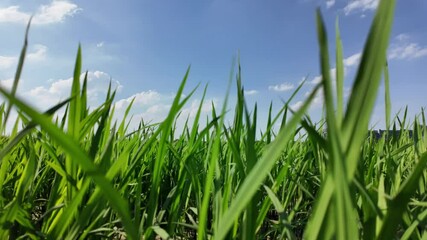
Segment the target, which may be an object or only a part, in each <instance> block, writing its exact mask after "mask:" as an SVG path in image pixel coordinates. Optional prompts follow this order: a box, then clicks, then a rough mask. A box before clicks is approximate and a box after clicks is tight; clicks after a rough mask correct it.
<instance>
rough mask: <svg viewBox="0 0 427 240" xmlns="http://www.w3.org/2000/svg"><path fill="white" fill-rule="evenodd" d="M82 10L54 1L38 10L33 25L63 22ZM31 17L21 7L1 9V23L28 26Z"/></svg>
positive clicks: (70, 4)
mask: <svg viewBox="0 0 427 240" xmlns="http://www.w3.org/2000/svg"><path fill="white" fill-rule="evenodd" d="M80 10H81V8H79V7H78V6H77V5H76V4H74V3H72V2H70V1H66V0H61V1H52V2H51V3H50V4H48V5H41V6H40V7H39V8H38V9H37V11H36V13H35V14H34V17H33V20H32V24H34V25H43V24H51V23H58V22H63V21H64V20H65V18H67V17H71V16H73V15H75V14H76V13H77V12H79V11H80ZM31 15H32V14H31V13H28V12H23V11H21V10H20V6H16V5H15V6H9V7H6V8H0V23H2V22H4V23H21V24H26V23H27V22H28V20H29V19H30V17H31Z"/></svg>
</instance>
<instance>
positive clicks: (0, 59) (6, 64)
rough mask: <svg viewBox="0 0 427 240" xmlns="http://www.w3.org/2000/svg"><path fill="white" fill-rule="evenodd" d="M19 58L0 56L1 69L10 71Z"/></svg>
mask: <svg viewBox="0 0 427 240" xmlns="http://www.w3.org/2000/svg"><path fill="white" fill-rule="evenodd" d="M16 61H17V57H8V56H0V69H2V70H3V69H8V68H11V67H13V66H14V65H15V63H16Z"/></svg>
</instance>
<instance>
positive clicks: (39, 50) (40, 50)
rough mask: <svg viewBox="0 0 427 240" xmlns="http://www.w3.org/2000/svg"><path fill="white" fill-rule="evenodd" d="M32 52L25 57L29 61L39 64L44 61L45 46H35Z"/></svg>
mask: <svg viewBox="0 0 427 240" xmlns="http://www.w3.org/2000/svg"><path fill="white" fill-rule="evenodd" d="M34 50H35V51H34V52H31V53H29V54H28V55H27V59H28V60H29V61H34V62H39V61H43V60H45V59H46V53H47V47H46V46H45V45H41V44H36V45H34Z"/></svg>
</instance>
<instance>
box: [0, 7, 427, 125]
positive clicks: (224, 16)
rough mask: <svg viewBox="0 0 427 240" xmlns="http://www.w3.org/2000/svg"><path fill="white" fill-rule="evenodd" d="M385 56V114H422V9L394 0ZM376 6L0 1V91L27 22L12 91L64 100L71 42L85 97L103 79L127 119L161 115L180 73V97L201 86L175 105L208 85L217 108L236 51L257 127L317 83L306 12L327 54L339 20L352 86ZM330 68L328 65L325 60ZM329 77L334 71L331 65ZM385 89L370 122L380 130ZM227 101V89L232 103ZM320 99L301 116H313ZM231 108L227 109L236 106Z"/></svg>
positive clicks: (100, 93)
mask: <svg viewBox="0 0 427 240" xmlns="http://www.w3.org/2000/svg"><path fill="white" fill-rule="evenodd" d="M397 2H398V3H397V8H396V14H395V22H394V26H393V32H392V37H391V40H390V47H389V52H388V59H389V65H390V75H391V94H392V104H393V112H397V111H399V110H400V109H402V108H403V107H405V106H408V107H409V110H410V111H409V113H410V114H411V115H410V116H411V117H412V118H413V115H414V114H416V113H419V112H420V108H421V107H425V106H426V105H427V104H426V102H425V92H426V90H427V81H426V79H425V76H427V68H426V67H425V66H427V28H426V27H425V23H426V22H427V14H426V13H427V2H426V1H425V0H398V1H397ZM377 3H378V1H376V0H335V1H334V0H326V1H320V0H292V1H281V0H271V1H259V0H257V1H256V0H248V1H243V0H206V1H196V0H183V1H146V0H127V1H111V0H110V1H107V0H91V1H82V0H80V1H77V0H74V1H72V0H57V1H52V0H45V1H12V0H2V1H1V2H0V33H1V38H0V46H2V47H1V48H0V84H2V85H3V86H6V87H7V86H10V85H11V82H12V81H11V79H12V77H13V76H14V72H15V68H16V62H17V58H18V55H19V52H20V49H21V47H22V43H23V36H24V32H25V25H26V22H27V21H28V19H29V16H30V15H34V18H33V24H32V27H31V30H30V36H29V52H28V56H27V62H26V65H25V68H24V74H23V76H22V81H21V83H20V84H21V85H20V86H19V89H18V92H19V93H20V95H21V96H22V97H23V98H25V99H27V101H29V102H31V103H32V104H33V105H35V106H36V107H38V108H40V109H46V108H48V107H49V106H52V105H53V104H55V102H57V101H59V100H60V99H64V98H65V97H66V96H68V94H69V91H70V82H71V80H70V77H71V75H72V72H73V66H74V61H75V54H76V51H77V46H78V44H79V43H81V45H82V50H83V69H85V70H88V71H89V77H90V81H89V99H90V103H91V104H92V105H93V106H96V105H97V104H99V103H100V102H102V100H103V99H104V96H105V92H106V89H107V85H108V83H109V81H110V79H112V80H113V83H114V86H115V87H116V88H117V89H118V95H117V98H116V100H117V103H116V109H117V115H118V116H120V114H122V113H123V111H124V109H125V107H126V106H127V104H128V103H129V102H130V100H131V99H132V98H135V99H136V100H135V106H134V108H133V110H132V114H133V115H134V119H135V120H134V123H136V122H137V120H138V119H140V118H141V117H142V118H144V119H145V120H146V121H150V120H151V121H159V120H161V119H162V118H163V117H164V116H165V114H166V113H167V110H168V108H169V106H170V104H171V101H172V99H173V97H174V92H175V91H176V89H177V87H178V85H179V83H180V81H181V79H182V77H183V75H184V73H185V71H186V68H187V67H188V66H189V65H190V64H191V72H190V78H189V82H188V84H187V90H188V91H187V92H189V90H190V89H192V88H193V87H195V86H196V85H197V84H198V83H201V87H200V88H199V91H198V93H197V94H196V96H194V98H192V100H191V101H190V102H189V104H188V105H187V106H186V107H185V109H184V111H183V112H184V115H185V114H186V115H188V114H189V115H190V117H191V116H193V115H194V113H195V109H196V107H197V105H198V103H199V99H200V95H201V92H202V90H203V86H204V85H205V84H209V88H208V94H207V101H206V103H205V104H204V107H203V110H204V112H205V113H209V111H210V106H211V101H213V102H214V103H215V104H218V105H219V104H221V102H222V99H224V94H225V89H226V86H227V83H228V80H229V73H230V68H231V66H232V64H231V63H232V59H233V58H234V57H236V56H237V54H238V52H240V60H241V65H242V74H243V84H244V86H245V89H246V97H247V100H248V103H249V105H250V106H252V105H253V104H254V103H255V102H257V103H258V105H259V108H260V112H259V114H260V115H261V117H260V124H261V125H264V124H265V120H266V119H265V117H263V116H266V113H267V110H268V105H269V103H270V102H271V101H273V103H274V106H275V109H278V108H279V107H280V106H281V102H282V99H283V100H286V99H287V98H288V97H289V96H290V95H291V94H292V92H293V90H295V88H296V87H297V85H298V84H299V82H300V81H301V80H302V79H303V78H304V77H307V83H306V85H305V86H304V87H303V88H302V90H301V92H300V94H298V95H297V97H296V99H295V100H294V101H293V103H292V104H293V106H294V107H297V106H298V105H299V104H300V103H301V101H303V100H304V99H305V97H306V95H307V94H308V93H309V92H310V90H311V89H312V88H313V86H314V84H315V83H316V82H318V81H319V79H320V77H319V61H318V59H319V57H318V47H317V38H316V30H315V9H316V7H319V6H320V7H321V9H322V13H323V15H324V18H325V21H326V24H327V27H328V33H329V40H330V50H331V54H333V52H334V37H333V36H334V23H335V18H336V17H337V16H339V19H340V28H341V33H342V39H343V45H344V52H345V54H344V55H345V58H346V59H345V66H346V81H345V87H346V89H347V92H348V89H349V88H350V87H351V84H352V78H353V74H354V72H355V71H356V70H357V65H358V61H359V58H360V52H361V50H362V48H363V44H364V40H365V37H366V34H367V32H368V30H369V25H370V22H371V20H372V17H373V14H374V10H375V8H376V6H377ZM331 66H332V67H333V66H334V64H333V63H331ZM331 70H332V72H333V69H331ZM383 92H384V90H383V88H381V90H380V95H379V100H378V103H377V107H376V108H375V112H374V115H373V120H372V124H377V126H379V127H381V126H384V123H383V121H384V117H383V115H384V114H383V111H384V110H383V106H384V103H383V100H382V99H383V95H382V94H383ZM234 98H235V96H234V92H232V96H231V101H232V100H233V99H234ZM322 103H323V100H322V96H321V95H319V96H318V97H317V98H316V99H315V102H314V103H313V106H312V107H311V109H310V113H311V114H312V115H313V116H314V118H315V119H316V118H318V117H319V116H320V113H321V108H322ZM233 105H234V104H233Z"/></svg>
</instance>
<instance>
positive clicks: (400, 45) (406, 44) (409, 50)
mask: <svg viewBox="0 0 427 240" xmlns="http://www.w3.org/2000/svg"><path fill="white" fill-rule="evenodd" d="M410 39H411V37H410V36H409V35H408V34H404V33H403V34H399V35H397V36H396V37H395V38H394V40H393V43H392V44H391V45H390V47H389V49H388V58H389V59H390V60H412V59H416V58H421V57H425V56H427V46H420V44H418V43H415V42H411V41H410Z"/></svg>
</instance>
